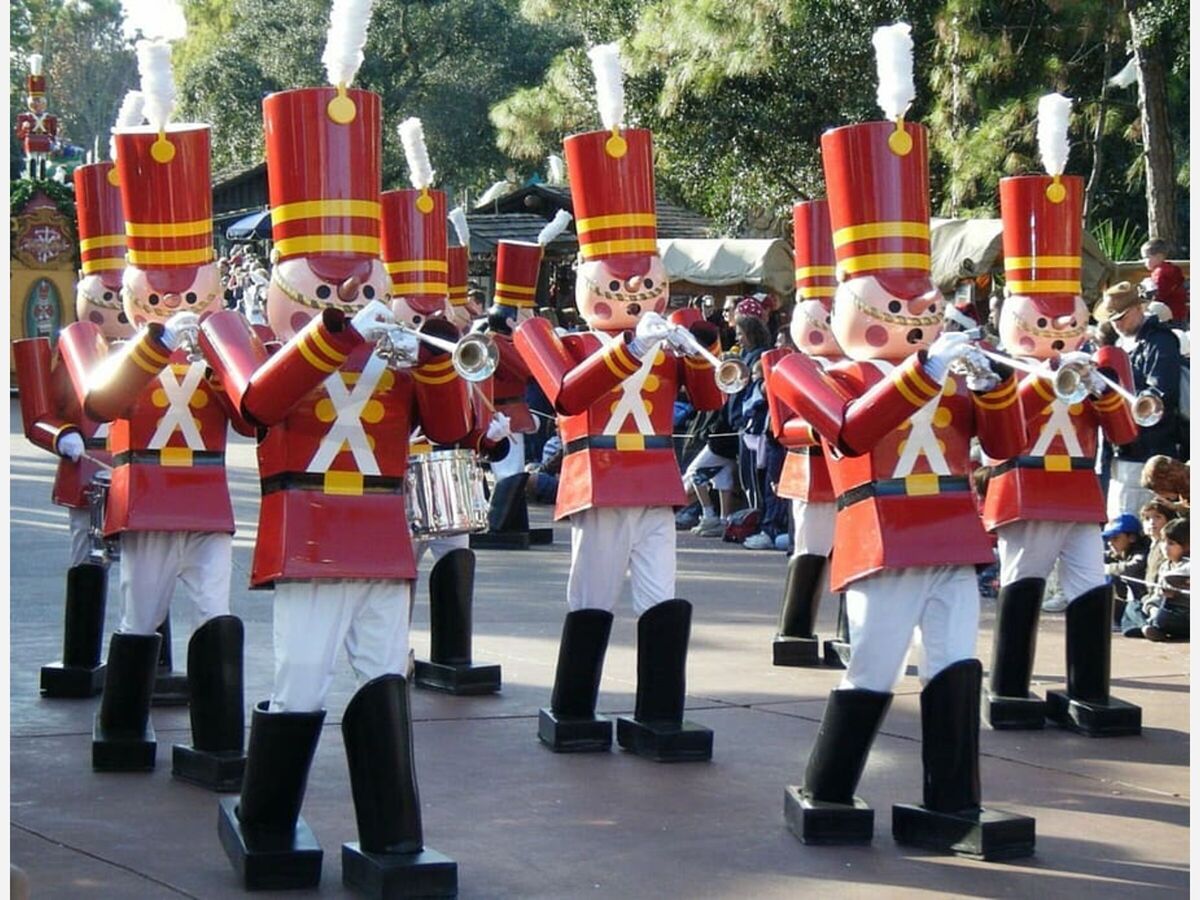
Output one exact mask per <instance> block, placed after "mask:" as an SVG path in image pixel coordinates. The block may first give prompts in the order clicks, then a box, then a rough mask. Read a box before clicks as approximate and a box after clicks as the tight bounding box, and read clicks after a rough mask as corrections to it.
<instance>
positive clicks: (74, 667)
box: [40, 563, 108, 697]
mask: <svg viewBox="0 0 1200 900" xmlns="http://www.w3.org/2000/svg"><path fill="white" fill-rule="evenodd" d="M107 599H108V569H107V568H106V567H105V566H102V565H99V564H96V563H83V564H81V565H78V566H72V567H71V568H69V569H68V570H67V597H66V603H65V617H64V618H65V621H64V623H63V655H62V659H61V660H58V661H55V662H52V663H50V665H48V666H42V672H41V682H40V684H41V691H42V696H43V697H94V696H96V695H97V694H98V693H100V691H101V690H102V689H103V688H104V670H105V667H104V664H103V663H101V662H100V652H101V649H102V648H103V643H104V606H105V603H106V602H107Z"/></svg>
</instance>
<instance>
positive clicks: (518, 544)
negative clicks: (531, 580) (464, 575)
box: [471, 472, 554, 550]
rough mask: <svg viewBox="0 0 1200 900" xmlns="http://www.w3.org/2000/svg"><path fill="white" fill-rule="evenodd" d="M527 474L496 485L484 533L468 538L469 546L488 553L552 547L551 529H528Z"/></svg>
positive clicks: (518, 475) (510, 476) (509, 477)
mask: <svg viewBox="0 0 1200 900" xmlns="http://www.w3.org/2000/svg"><path fill="white" fill-rule="evenodd" d="M528 482H529V473H528V472H518V473H517V474H516V475H509V476H508V477H507V478H502V479H500V480H499V481H497V482H496V486H495V487H494V488H493V489H492V499H491V503H490V505H489V506H488V530H487V531H484V532H479V533H476V534H473V535H471V546H472V547H479V548H483V549H489V550H525V549H528V548H529V546H530V545H532V544H552V543H554V529H553V528H530V527H529V500H528V497H527V495H526V493H525V491H526V485H527V484H528Z"/></svg>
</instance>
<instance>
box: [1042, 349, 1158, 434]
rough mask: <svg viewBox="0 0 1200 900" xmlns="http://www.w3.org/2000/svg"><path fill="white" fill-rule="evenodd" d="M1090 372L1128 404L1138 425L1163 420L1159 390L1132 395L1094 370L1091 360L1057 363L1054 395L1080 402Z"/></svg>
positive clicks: (1148, 425) (1089, 378)
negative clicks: (1087, 361) (1157, 391)
mask: <svg viewBox="0 0 1200 900" xmlns="http://www.w3.org/2000/svg"><path fill="white" fill-rule="evenodd" d="M1093 373H1094V374H1096V375H1099V376H1100V380H1101V381H1103V382H1104V383H1105V384H1106V385H1108V386H1109V387H1110V388H1112V389H1113V390H1114V391H1116V392H1117V393H1118V394H1120V395H1121V396H1122V397H1123V398H1124V399H1125V402H1126V403H1128V404H1129V412H1130V415H1132V416H1133V421H1134V422H1136V423H1137V425H1138V426H1139V427H1141V428H1151V427H1153V426H1155V425H1157V424H1158V423H1159V422H1161V421H1162V417H1163V412H1164V411H1165V408H1164V406H1163V401H1162V397H1160V396H1159V395H1158V393H1156V392H1155V391H1150V390H1145V391H1140V392H1138V393H1137V394H1134V393H1133V392H1132V391H1130V390H1129V389H1128V388H1126V387H1125V386H1124V385H1123V384H1121V383H1120V382H1119V381H1113V380H1112V379H1111V378H1109V377H1108V376H1107V375H1105V374H1104V373H1103V372H1100V371H1097V369H1096V364H1095V363H1094V362H1089V363H1087V364H1081V363H1067V364H1066V365H1062V366H1059V367H1058V369H1057V371H1055V373H1054V379H1053V385H1054V396H1056V397H1058V398H1059V399H1060V400H1062V401H1063V402H1064V403H1079V402H1080V401H1081V400H1083V398H1084V397H1086V396H1087V395H1088V394H1089V393H1090V390H1089V388H1088V382H1089V381H1090V380H1091V376H1092V374H1093Z"/></svg>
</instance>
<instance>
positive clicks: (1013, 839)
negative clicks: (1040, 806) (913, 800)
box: [892, 803, 1036, 860]
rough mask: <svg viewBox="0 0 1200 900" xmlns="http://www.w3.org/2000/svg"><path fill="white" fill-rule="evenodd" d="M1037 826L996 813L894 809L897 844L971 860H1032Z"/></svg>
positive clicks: (905, 806) (911, 806)
mask: <svg viewBox="0 0 1200 900" xmlns="http://www.w3.org/2000/svg"><path fill="white" fill-rule="evenodd" d="M1034 826H1035V822H1034V820H1033V819H1032V818H1030V817H1029V816H1020V815H1016V814H1015V813H1005V812H1000V811H998V810H994V809H986V808H984V809H979V810H975V811H973V812H963V813H943V812H934V811H933V810H930V809H926V808H925V807H923V806H917V805H915V804H909V803H898V804H896V805H895V806H893V807H892V839H893V840H895V842H896V843H897V844H902V845H905V846H910V847H920V848H922V849H924V850H933V851H935V852H938V853H951V854H953V855H955V856H965V857H968V858H970V859H983V860H998V859H1020V858H1022V857H1025V856H1032V855H1033V852H1034V845H1035V843H1036V836H1035V834H1034Z"/></svg>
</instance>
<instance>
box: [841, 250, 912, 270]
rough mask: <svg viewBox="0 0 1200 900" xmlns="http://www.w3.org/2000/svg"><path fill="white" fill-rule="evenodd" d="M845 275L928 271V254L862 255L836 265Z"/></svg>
mask: <svg viewBox="0 0 1200 900" xmlns="http://www.w3.org/2000/svg"><path fill="white" fill-rule="evenodd" d="M837 267H838V270H839V271H841V272H843V273H844V274H846V275H857V274H858V273H859V272H862V271H863V270H866V269H922V270H924V271H926V272H928V271H929V254H928V253H864V254H863V255H862V256H852V257H850V258H849V259H844V260H842V261H841V262H839V263H838V265H837Z"/></svg>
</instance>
